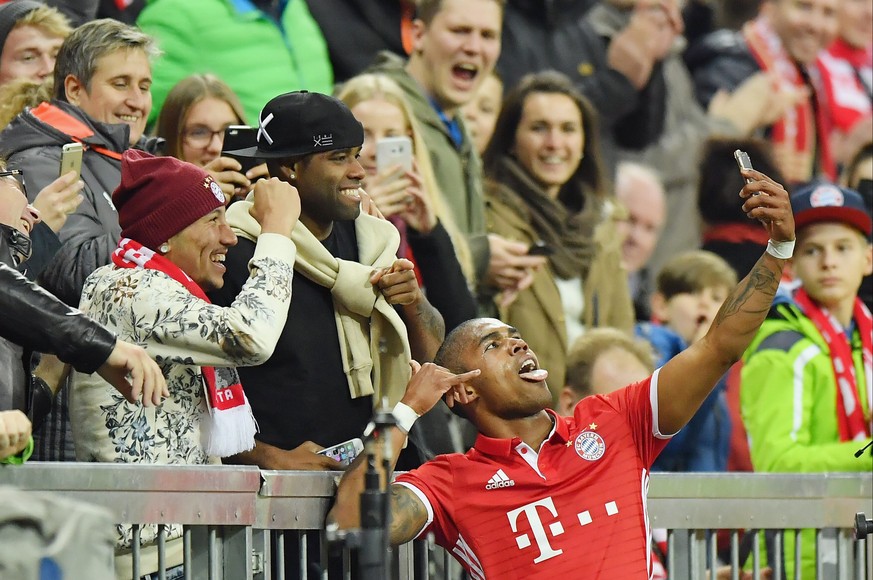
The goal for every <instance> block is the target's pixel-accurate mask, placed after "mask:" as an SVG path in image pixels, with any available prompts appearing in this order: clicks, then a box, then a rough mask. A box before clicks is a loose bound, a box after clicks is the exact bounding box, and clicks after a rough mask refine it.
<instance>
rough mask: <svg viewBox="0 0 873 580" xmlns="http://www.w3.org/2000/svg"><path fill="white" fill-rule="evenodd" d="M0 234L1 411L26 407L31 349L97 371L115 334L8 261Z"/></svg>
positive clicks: (6, 249)
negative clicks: (23, 274)
mask: <svg viewBox="0 0 873 580" xmlns="http://www.w3.org/2000/svg"><path fill="white" fill-rule="evenodd" d="M12 264H13V262H12V254H11V253H10V251H9V247H8V245H7V243H6V240H5V239H3V238H0V313H2V314H0V410H9V409H19V410H22V411H29V410H30V409H29V393H28V391H29V389H28V385H29V381H30V351H39V352H44V353H50V354H55V355H57V356H58V358H60V359H61V360H62V361H64V362H65V363H69V364H71V365H73V366H74V367H75V368H76V370H78V371H80V372H83V373H92V372H94V371H96V370H97V369H98V368H99V367H100V366H101V365H102V364H103V363H104V362H106V359H107V358H109V355H110V353H111V352H112V349H113V348H115V340H116V339H115V335H114V334H113V333H112V332H110V331H109V330H107V329H106V328H104V327H103V326H101V325H100V324H98V323H96V322H94V321H93V320H91V319H90V318H88V317H87V316H85V315H84V314H82V313H81V312H79V311H78V310H76V309H74V308H70V307H69V306H67V305H66V304H64V303H63V302H61V301H60V300H58V299H57V298H55V297H54V296H52V295H51V294H49V293H48V292H46V291H45V290H43V289H42V288H40V287H39V286H36V285H35V284H33V283H32V282H30V281H29V280H28V279H27V278H25V277H24V276H22V275H21V273H20V272H18V270H16V269H15V268H14V267H13V266H12Z"/></svg>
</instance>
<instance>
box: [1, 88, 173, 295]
mask: <svg viewBox="0 0 873 580" xmlns="http://www.w3.org/2000/svg"><path fill="white" fill-rule="evenodd" d="M129 132H130V130H129V128H128V126H127V125H123V124H119V125H109V124H105V123H99V122H97V121H94V120H93V119H91V118H90V117H89V116H88V115H86V114H85V113H84V112H83V111H82V110H81V109H79V108H78V107H76V106H74V105H71V104H69V103H67V102H63V101H57V100H53V101H51V102H50V103H43V104H41V105H39V106H38V107H35V108H33V109H26V110H25V111H24V112H22V113H21V114H20V115H18V116H17V117H15V119H13V120H12V122H11V123H10V124H9V125H8V126H7V127H6V128H5V129H4V130H3V131H2V132H0V154H2V155H3V156H4V157H6V159H7V163H8V165H9V167H10V168H15V169H20V170H22V171H23V172H24V178H25V185H26V187H27V198H28V200H30V201H31V202H32V201H33V200H34V199H35V198H36V196H37V194H38V193H39V192H40V191H41V190H42V188H43V187H45V186H46V185H48V184H50V183H51V182H52V181H54V180H55V179H57V177H58V171H59V167H60V160H61V147H62V146H63V145H65V144H67V143H72V142H74V141H79V142H81V143H83V145H84V146H85V152H84V154H83V156H82V181H84V182H85V188H84V189H83V190H82V195H83V196H84V197H85V201H83V202H82V203H81V204H80V205H79V207H78V208H77V209H76V211H75V213H73V214H72V215H70V216H69V218H68V219H67V222H66V223H65V224H64V227H63V228H61V231H60V232H58V237H59V238H60V242H61V244H62V245H61V247H60V248H59V249H58V251H57V253H56V254H55V255H54V256H53V257H51V258H50V259H49V260H48V263H46V264H45V266H44V268H43V272H42V275H41V276H40V283H41V285H42V286H43V287H45V288H46V289H47V290H48V291H49V292H51V293H52V294H54V295H56V296H57V297H58V298H60V299H61V300H63V301H64V302H66V303H67V304H69V305H71V306H76V305H78V304H79V297H80V296H81V294H82V286H83V285H84V283H85V278H87V277H88V275H89V274H90V273H91V272H93V271H94V270H96V269H97V268H98V267H100V266H102V265H104V264H107V263H109V256H110V254H111V253H112V251H113V250H114V249H115V247H116V245H117V244H118V240H119V238H120V236H121V226H119V225H118V212H117V211H116V210H115V206H114V205H113V203H112V192H113V191H115V188H116V187H118V184H119V183H120V182H121V153H122V152H123V151H124V150H125V149H127V148H128V147H129V145H128V139H129V134H130V133H129ZM74 135H84V136H80V137H74ZM140 144H141V145H142V146H143V148H146V149H148V148H154V146H155V145H156V144H157V141H156V140H154V139H149V140H146V139H143V140H142V141H141V143H140ZM140 144H138V146H140ZM33 233H34V248H35V249H38V248H39V247H40V245H41V244H43V243H44V242H43V241H42V240H41V239H40V236H49V235H52V232H51V231H47V232H46V231H45V228H43V231H42V232H40V229H39V228H38V229H35V230H34V232H33ZM44 258H45V257H44V256H37V258H36V259H37V260H44Z"/></svg>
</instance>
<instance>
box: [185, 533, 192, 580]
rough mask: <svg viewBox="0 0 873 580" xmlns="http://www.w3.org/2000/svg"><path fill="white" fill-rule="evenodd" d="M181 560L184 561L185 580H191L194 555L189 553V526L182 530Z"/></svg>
mask: <svg viewBox="0 0 873 580" xmlns="http://www.w3.org/2000/svg"><path fill="white" fill-rule="evenodd" d="M182 558H183V560H184V562H183V564H184V568H183V570H184V572H185V580H191V576H192V573H193V572H192V570H191V568H192V567H193V562H194V555H193V553H192V552H191V526H185V527H183V528H182Z"/></svg>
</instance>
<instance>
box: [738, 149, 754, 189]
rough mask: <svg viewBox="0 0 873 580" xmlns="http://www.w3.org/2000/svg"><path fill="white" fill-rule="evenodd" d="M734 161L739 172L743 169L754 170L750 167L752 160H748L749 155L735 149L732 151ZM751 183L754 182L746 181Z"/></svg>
mask: <svg viewBox="0 0 873 580" xmlns="http://www.w3.org/2000/svg"><path fill="white" fill-rule="evenodd" d="M734 159H736V160H737V167H739V168H740V171H743V170H744V169H754V167H752V160H751V159H749V154H748V153H746V152H745V151H743V150H742V149H737V150H736V151H734ZM752 181H754V180H752V179H746V183H750V182H752Z"/></svg>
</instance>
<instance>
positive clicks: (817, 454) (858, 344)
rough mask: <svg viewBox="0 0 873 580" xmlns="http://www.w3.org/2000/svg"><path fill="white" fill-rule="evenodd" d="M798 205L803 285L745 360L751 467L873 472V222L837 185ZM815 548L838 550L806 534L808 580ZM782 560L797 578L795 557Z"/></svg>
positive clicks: (781, 301) (813, 189)
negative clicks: (865, 291) (871, 281)
mask: <svg viewBox="0 0 873 580" xmlns="http://www.w3.org/2000/svg"><path fill="white" fill-rule="evenodd" d="M791 205H792V207H793V209H794V212H795V222H796V225H797V247H796V249H795V252H794V259H793V261H792V264H793V271H794V275H795V276H796V277H797V279H798V280H799V282H800V286H799V287H798V288H797V289H796V290H794V291H793V292H792V293H790V294H787V293H786V294H784V295H780V296H777V298H776V300H774V305H773V307H772V309H771V310H770V313H769V314H768V316H767V319H766V320H765V321H764V323H763V324H762V325H761V329H760V330H759V331H758V334H757V336H756V337H755V339H754V340H753V341H752V343H751V345H750V346H749V348H748V350H746V353H745V355H744V356H743V360H744V365H743V369H742V387H741V391H740V403H741V408H742V415H743V422H744V423H745V426H746V430H747V432H748V434H749V440H750V445H751V456H752V463H753V465H754V467H755V470H756V471H761V472H794V473H798V472H806V473H822V472H846V471H865V472H867V473H869V472H870V471H871V470H873V455H870V454H869V453H865V454H863V456H861V457H858V458H856V457H855V455H854V452H855V450H856V449H858V448H859V447H862V446H863V444H864V442H866V441H867V440H869V438H870V433H871V415H870V409H871V398H873V397H871V389H873V380H871V366H873V362H871V361H873V345H871V342H873V336H871V335H873V325H871V316H870V311H869V310H868V309H867V308H866V307H865V306H864V304H863V303H862V302H861V300H859V299H858V297H857V293H858V288H859V287H860V285H861V278H862V277H863V276H864V275H865V274H870V273H871V271H873V249H871V245H870V233H871V229H873V227H871V219H870V214H869V213H867V211H866V210H865V208H864V203H863V200H862V199H861V196H860V195H859V194H858V193H857V192H855V191H852V190H850V189H844V188H841V187H837V186H834V185H830V184H819V185H811V186H807V187H805V188H803V189H801V190H800V191H798V192H797V193H795V195H793V196H792V197H791ZM838 385H839V388H837V386H838ZM794 541H795V538H794V534H793V533H786V534H785V543H784V550H783V554H789V555H790V554H793V553H794ZM817 543H821V544H822V547H823V548H824V551H825V552H824V553H825V561H828V560H827V553H828V551H829V550H835V549H836V538H828V537H827V534H826V535H825V538H823V539H822V540H821V542H819V541H818V540H817V539H816V537H815V532H814V531H813V530H804V532H803V533H802V540H801V551H802V552H801V555H802V572H803V574H802V578H815V577H816V570H815V551H816V544H817ZM785 560H786V561H785V563H784V566H785V567H784V568H783V569H785V570H786V572H787V576H788V577H789V578H791V577H794V576H793V568H794V559H793V558H792V557H790V556H789V557H787V558H785ZM832 561H836V560H832ZM831 573H833V574H836V570H833V571H832V572H831ZM824 577H830V575H829V573H828V572H827V570H825V576H824Z"/></svg>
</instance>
